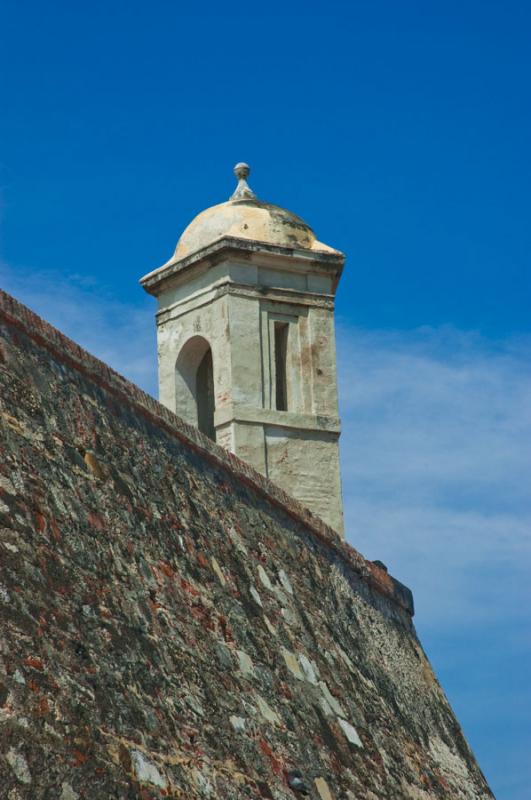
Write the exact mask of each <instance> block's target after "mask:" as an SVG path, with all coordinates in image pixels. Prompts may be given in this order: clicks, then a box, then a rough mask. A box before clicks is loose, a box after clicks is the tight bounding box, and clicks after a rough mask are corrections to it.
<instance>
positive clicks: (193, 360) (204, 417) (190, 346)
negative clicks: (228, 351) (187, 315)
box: [175, 336, 216, 441]
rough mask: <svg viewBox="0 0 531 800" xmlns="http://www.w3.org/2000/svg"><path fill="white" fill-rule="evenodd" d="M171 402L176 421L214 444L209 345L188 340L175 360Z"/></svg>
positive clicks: (199, 338)
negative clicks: (177, 417) (172, 400)
mask: <svg viewBox="0 0 531 800" xmlns="http://www.w3.org/2000/svg"><path fill="white" fill-rule="evenodd" d="M175 401H176V408H175V411H176V413H177V414H178V415H179V416H180V417H182V418H183V419H184V420H186V422H189V423H190V424H191V425H195V426H197V427H198V428H199V430H200V431H201V433H204V434H205V435H206V436H208V437H209V438H210V439H212V440H213V441H216V431H215V428H214V409H215V402H214V365H213V361H212V350H211V348H210V344H209V343H208V341H207V340H206V339H205V338H204V337H203V336H192V338H191V339H188V341H187V342H186V344H184V345H183V347H182V348H181V352H180V353H179V356H178V357H177V362H176V364H175Z"/></svg>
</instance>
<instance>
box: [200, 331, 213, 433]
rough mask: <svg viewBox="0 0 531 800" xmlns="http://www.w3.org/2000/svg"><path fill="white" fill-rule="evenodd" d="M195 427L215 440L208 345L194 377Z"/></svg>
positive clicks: (210, 354)
mask: <svg viewBox="0 0 531 800" xmlns="http://www.w3.org/2000/svg"><path fill="white" fill-rule="evenodd" d="M195 390H196V401H197V427H198V428H199V430H200V431H201V433H204V434H206V436H209V437H210V438H211V439H213V440H214V441H216V429H215V428H214V410H215V401H214V365H213V363H212V350H211V349H210V347H209V348H208V350H207V351H206V353H205V355H204V356H203V358H202V359H201V362H200V364H199V366H198V368H197V374H196V379H195Z"/></svg>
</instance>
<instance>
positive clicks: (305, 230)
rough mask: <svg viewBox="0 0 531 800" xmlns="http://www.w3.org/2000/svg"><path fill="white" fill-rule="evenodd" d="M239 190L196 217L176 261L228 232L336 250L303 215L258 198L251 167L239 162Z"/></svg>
mask: <svg viewBox="0 0 531 800" xmlns="http://www.w3.org/2000/svg"><path fill="white" fill-rule="evenodd" d="M234 172H235V174H236V176H237V178H238V186H237V188H236V191H235V192H234V194H233V195H232V197H231V198H230V200H228V201H227V202H226V203H219V205H216V206H212V207H211V208H207V209H205V211H202V212H201V213H200V214H198V215H197V217H195V219H194V220H192V222H191V223H190V224H189V225H188V227H187V228H186V229H185V231H184V232H183V234H182V236H181V238H180V239H179V241H178V243H177V248H176V250H175V254H174V256H173V259H172V260H173V261H176V260H177V261H180V260H181V259H182V258H186V257H187V256H189V255H191V254H192V253H195V252H196V251H197V250H201V248H203V247H206V246H208V245H209V244H212V243H213V242H215V241H216V240H218V239H221V238H222V237H224V236H233V237H235V238H238V239H249V240H253V241H258V242H264V243H266V244H272V245H278V246H281V247H291V248H296V249H304V250H320V251H328V252H336V251H334V250H333V249H332V248H330V247H327V245H325V244H322V242H318V241H317V239H316V237H315V234H314V232H313V231H312V229H311V228H310V226H309V225H307V224H306V223H305V222H304V221H303V220H302V219H301V218H300V217H298V216H297V215H296V214H292V213H291V212H290V211H286V209H284V208H280V207H279V206H275V205H272V204H271V203H264V202H262V201H261V200H258V199H257V197H256V196H255V194H254V192H252V191H251V189H250V188H249V186H248V184H247V180H246V178H247V176H248V175H249V172H250V170H249V167H248V166H247V164H236V166H235V167H234Z"/></svg>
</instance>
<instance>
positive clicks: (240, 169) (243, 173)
mask: <svg viewBox="0 0 531 800" xmlns="http://www.w3.org/2000/svg"><path fill="white" fill-rule="evenodd" d="M250 172H251V167H250V166H249V164H245V163H244V162H243V161H240V162H239V163H238V164H236V166H235V167H234V174H235V175H236V177H237V178H238V180H242V179H243V180H245V178H247V177H248V176H249V173H250Z"/></svg>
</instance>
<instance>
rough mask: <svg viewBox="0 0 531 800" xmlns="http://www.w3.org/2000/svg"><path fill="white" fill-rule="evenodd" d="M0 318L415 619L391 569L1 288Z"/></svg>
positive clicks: (408, 596) (408, 597)
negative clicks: (286, 520) (289, 522)
mask: <svg viewBox="0 0 531 800" xmlns="http://www.w3.org/2000/svg"><path fill="white" fill-rule="evenodd" d="M0 316H1V317H3V318H4V319H5V321H6V322H7V323H8V324H10V325H12V326H13V327H16V328H19V329H20V330H22V331H23V332H24V333H25V334H26V335H27V336H28V337H29V338H31V339H32V340H33V341H35V342H36V343H37V344H39V345H40V346H42V347H44V348H45V349H47V350H48V351H49V352H50V353H51V354H52V355H54V356H55V357H57V358H58V359H59V360H60V361H61V362H63V363H65V364H67V365H69V366H70V367H72V368H74V369H76V370H77V371H78V372H80V373H82V374H83V375H85V376H86V377H88V378H89V379H90V380H91V381H92V382H93V383H95V384H96V385H98V386H100V387H101V388H103V389H105V390H106V391H108V392H109V393H110V394H112V395H114V396H116V397H119V398H120V400H121V401H122V402H123V403H124V404H126V405H129V406H132V407H134V408H135V409H136V410H137V411H138V412H139V413H140V414H142V415H143V416H144V417H147V418H148V419H149V420H150V421H151V422H152V423H153V424H155V425H156V426H158V427H160V428H163V429H164V430H165V431H166V432H167V433H169V434H170V435H172V436H175V437H176V438H178V439H179V440H180V441H181V442H183V444H185V445H186V446H187V447H189V448H192V449H193V450H194V451H196V452H197V453H198V454H200V455H201V456H203V457H204V458H206V459H207V460H208V461H210V462H211V463H214V464H215V465H216V466H218V467H221V468H222V469H224V470H227V471H228V472H229V473H230V474H231V476H232V477H233V478H236V480H238V481H241V482H242V483H244V484H245V485H247V486H249V487H251V488H252V489H253V490H254V491H257V492H258V493H259V494H261V495H262V496H263V497H264V498H265V499H266V500H267V501H268V502H270V503H271V504H273V505H274V506H276V507H277V508H279V509H281V510H282V511H284V512H285V513H286V514H288V515H289V516H290V517H291V518H292V519H293V520H295V521H296V522H298V523H301V524H302V525H304V526H305V527H306V528H307V529H308V530H309V531H310V532H311V533H312V534H313V536H314V537H315V538H316V539H317V540H319V542H321V543H322V544H324V545H325V546H326V547H327V548H328V549H329V550H332V551H333V552H334V554H335V555H336V556H338V557H339V558H340V559H341V560H342V561H343V562H344V565H345V566H346V567H349V568H350V569H352V570H353V571H354V572H355V573H356V574H357V575H358V576H360V577H361V578H362V579H364V580H365V581H366V582H367V584H368V585H369V586H370V587H371V588H372V589H374V590H375V591H376V592H378V593H379V594H380V595H383V596H384V597H385V598H387V599H389V600H390V601H392V602H393V603H394V604H396V605H397V606H398V607H399V608H401V609H403V610H404V611H406V612H407V613H408V614H410V615H411V616H413V613H414V608H413V596H412V594H411V591H410V590H409V589H408V588H407V587H406V586H404V585H403V584H402V583H400V582H399V581H397V580H396V579H394V578H393V577H392V576H391V575H389V574H388V573H387V571H386V570H385V569H383V568H381V567H379V566H378V565H376V564H375V563H373V562H372V561H367V560H366V559H365V558H363V556H362V555H361V554H360V553H358V551H357V550H355V549H354V548H353V547H351V545H349V544H347V543H346V542H344V541H342V540H341V539H340V538H339V536H338V534H337V533H336V531H334V530H333V529H332V528H330V527H329V526H328V525H326V523H324V522H323V521H322V520H321V519H320V518H319V517H316V516H315V515H314V514H312V512H311V511H310V510H309V509H307V508H305V507H304V506H303V505H302V504H301V503H299V502H298V501H297V500H295V498H294V497H291V496H290V495H288V494H286V492H284V491H283V490H282V489H281V488H280V487H279V486H277V485H276V484H274V483H273V482H272V481H270V480H269V479H268V478H266V477H265V476H264V475H261V474H260V473H259V472H257V471H256V470H255V469H253V467H251V466H250V465H249V464H247V463H246V462H244V461H242V460H241V459H239V458H238V457H237V456H235V455H234V454H233V453H230V452H229V451H228V450H225V449H223V448H222V447H220V446H219V445H217V444H216V443H215V442H212V441H211V440H210V439H208V438H207V437H206V436H204V435H203V434H202V433H200V431H199V430H197V428H194V427H193V426H192V425H189V424H188V423H186V422H184V420H182V419H181V418H180V417H178V416H177V415H176V414H174V413H173V412H172V411H170V410H169V409H168V408H166V406H163V405H161V403H159V402H158V401H157V400H155V399H154V398H153V397H151V396H150V395H148V394H147V393H146V392H144V391H143V390H142V389H140V388H139V387H138V386H136V385H135V384H133V383H131V382H130V381H128V380H127V379H126V378H124V377H123V376H122V375H120V374H119V373H118V372H115V371H114V370H113V369H111V367H109V366H108V365H107V364H105V363H104V362H103V361H100V360H99V359H98V358H96V357H95V356H93V355H91V354H90V353H89V352H87V351H86V350H84V349H83V348H82V347H80V346H79V345H78V344H76V342H74V341H73V340H72V339H69V338H68V336H66V335H65V334H63V333H61V332H60V331H59V330H58V329H57V328H54V327H53V326H52V325H50V324H49V323H48V322H46V321H45V320H43V319H42V318H41V317H39V316H38V315H37V314H35V312H33V311H31V310H30V309H29V308H28V307H27V306H25V305H23V304H22V303H20V302H19V301H18V300H16V299H15V298H14V297H12V296H11V295H9V294H7V293H6V292H4V291H3V290H2V289H0Z"/></svg>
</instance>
